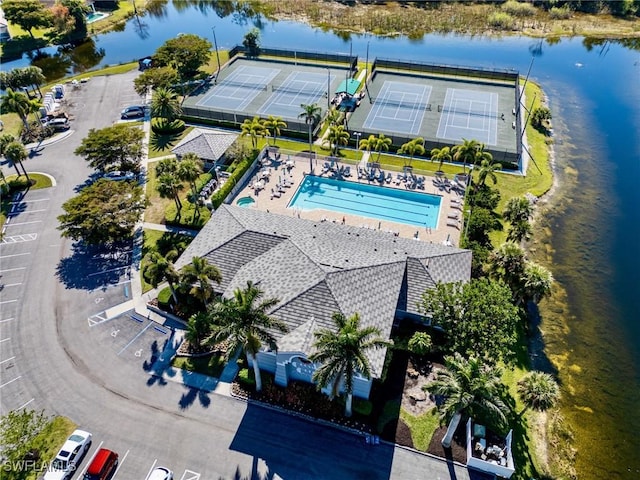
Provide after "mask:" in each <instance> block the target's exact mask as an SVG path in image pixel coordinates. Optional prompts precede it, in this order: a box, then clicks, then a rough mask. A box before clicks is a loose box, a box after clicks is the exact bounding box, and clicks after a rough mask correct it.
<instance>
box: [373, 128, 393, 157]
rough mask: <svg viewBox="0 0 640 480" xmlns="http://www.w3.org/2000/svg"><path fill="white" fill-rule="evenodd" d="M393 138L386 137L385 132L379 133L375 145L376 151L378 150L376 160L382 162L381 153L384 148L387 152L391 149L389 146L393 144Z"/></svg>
mask: <svg viewBox="0 0 640 480" xmlns="http://www.w3.org/2000/svg"><path fill="white" fill-rule="evenodd" d="M391 143H392V142H391V139H390V138H389V137H386V136H385V135H384V133H381V134H380V135H378V138H377V139H376V143H375V145H374V148H373V149H374V150H375V151H376V152H378V156H377V157H376V160H377V161H378V162H380V155H381V154H382V151H383V150H384V151H385V152H388V151H389V147H390V146H391Z"/></svg>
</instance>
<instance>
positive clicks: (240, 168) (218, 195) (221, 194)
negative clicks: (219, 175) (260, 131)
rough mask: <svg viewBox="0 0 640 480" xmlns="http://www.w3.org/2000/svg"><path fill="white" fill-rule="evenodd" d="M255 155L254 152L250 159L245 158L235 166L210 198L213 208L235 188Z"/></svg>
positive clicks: (220, 203)
mask: <svg viewBox="0 0 640 480" xmlns="http://www.w3.org/2000/svg"><path fill="white" fill-rule="evenodd" d="M256 155H257V152H254V155H252V156H251V157H247V158H245V159H243V160H241V161H240V162H237V163H236V164H235V167H234V168H233V172H232V173H231V175H230V176H229V178H228V179H227V181H226V182H224V185H222V187H220V189H219V190H218V191H217V192H215V193H214V194H213V195H212V196H211V203H212V204H213V208H218V207H219V206H220V205H222V203H223V202H224V199H225V198H227V195H229V193H230V192H231V190H233V187H235V186H236V184H237V183H238V182H239V181H240V179H241V178H242V176H243V175H244V174H245V172H246V171H247V170H248V169H249V167H250V166H251V164H252V163H253V160H254V158H255V156H256Z"/></svg>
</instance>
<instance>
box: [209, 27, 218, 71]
mask: <svg viewBox="0 0 640 480" xmlns="http://www.w3.org/2000/svg"><path fill="white" fill-rule="evenodd" d="M211 31H212V32H213V46H214V47H215V49H216V61H217V62H218V70H216V78H215V79H214V81H213V83H214V84H215V83H218V75H220V54H219V53H218V41H217V40H216V27H211Z"/></svg>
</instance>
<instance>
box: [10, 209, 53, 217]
mask: <svg viewBox="0 0 640 480" xmlns="http://www.w3.org/2000/svg"><path fill="white" fill-rule="evenodd" d="M47 210H48V209H47V208H39V209H38V210H26V213H36V212H46V211H47ZM22 213H25V212H20V213H10V214H9V217H10V218H14V217H17V216H19V215H20V214H22Z"/></svg>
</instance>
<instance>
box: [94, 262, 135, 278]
mask: <svg viewBox="0 0 640 480" xmlns="http://www.w3.org/2000/svg"><path fill="white" fill-rule="evenodd" d="M129 267H130V265H125V266H124V267H116V268H110V269H109V270H102V271H101V272H95V273H90V274H89V275H87V276H89V277H92V276H94V275H102V274H103V273H109V272H115V271H116V270H123V269H125V268H129Z"/></svg>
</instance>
